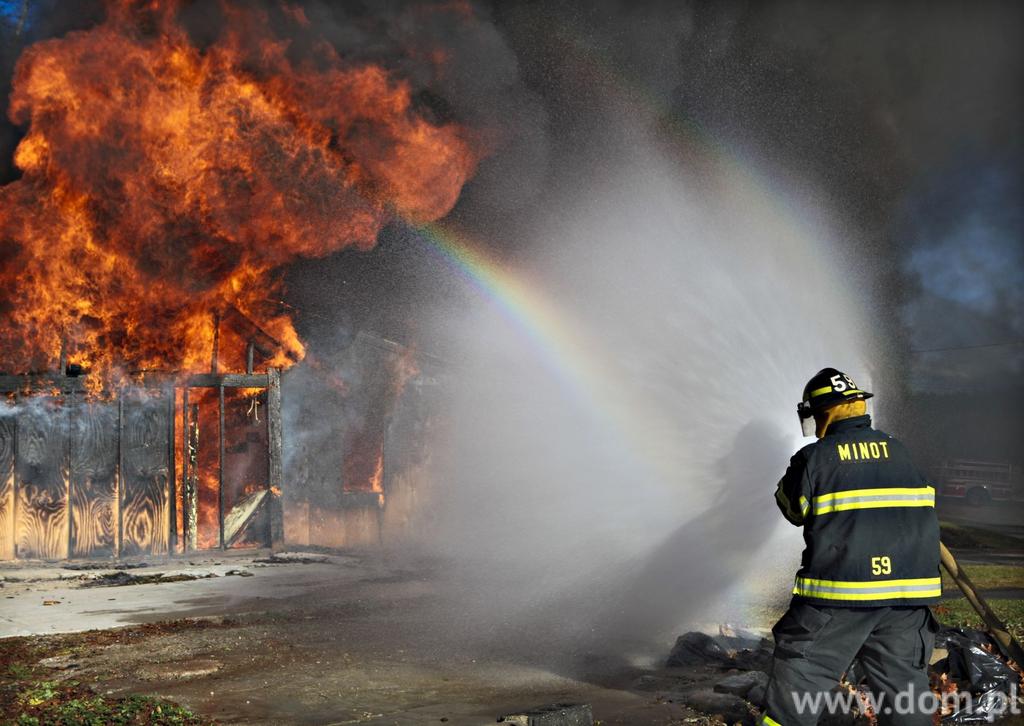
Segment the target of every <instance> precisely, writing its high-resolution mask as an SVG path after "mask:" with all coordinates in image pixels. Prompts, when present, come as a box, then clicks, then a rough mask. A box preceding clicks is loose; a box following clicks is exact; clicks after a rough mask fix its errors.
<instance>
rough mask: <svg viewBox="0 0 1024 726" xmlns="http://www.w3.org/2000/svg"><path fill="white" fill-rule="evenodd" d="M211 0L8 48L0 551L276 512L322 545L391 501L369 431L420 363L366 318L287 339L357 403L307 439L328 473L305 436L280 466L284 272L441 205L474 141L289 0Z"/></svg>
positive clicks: (390, 428)
mask: <svg viewBox="0 0 1024 726" xmlns="http://www.w3.org/2000/svg"><path fill="white" fill-rule="evenodd" d="M217 7H218V13H219V22H218V24H217V27H218V28H219V30H218V31H217V32H216V33H215V34H212V35H211V33H210V32H209V28H205V32H204V33H203V34H201V37H199V36H197V34H196V33H195V32H194V30H193V29H191V26H190V25H189V23H188V18H187V13H186V11H187V5H185V4H183V3H177V2H130V1H127V0H124V1H114V2H110V3H109V4H108V7H107V17H106V19H105V20H104V21H103V22H102V23H100V24H99V25H97V26H96V27H94V28H91V29H89V30H84V31H76V32H73V33H70V34H68V35H67V36H65V37H63V38H59V39H54V40H48V41H44V42H40V43H37V44H35V45H33V46H31V47H29V48H28V49H27V50H26V51H25V52H24V54H23V55H22V57H21V58H20V60H19V62H18V65H17V69H16V73H15V80H14V85H13V90H12V94H11V102H10V111H9V112H10V116H11V118H12V120H13V121H14V122H15V123H17V124H19V125H21V126H22V127H23V128H24V130H25V135H24V137H23V138H22V140H21V142H20V143H19V145H18V147H17V150H16V153H15V163H16V165H17V167H18V169H19V170H20V172H21V177H20V178H19V179H17V180H16V181H14V182H12V183H10V184H8V185H6V186H4V187H2V188H0V286H2V289H3V294H2V303H0V304H2V306H3V309H4V313H5V316H6V325H5V326H4V327H3V329H2V330H0V373H2V375H0V391H2V392H3V395H4V396H5V397H6V401H5V404H4V406H3V408H2V415H0V559H10V558H41V559H50V560H53V559H63V558H66V557H109V556H129V555H135V554H166V553H173V552H187V551H191V550H194V549H203V548H211V547H223V548H226V547H232V546H254V545H268V544H271V543H275V542H281V541H284V540H285V539H286V538H287V537H288V536H289V535H290V534H292V535H293V538H294V539H295V540H296V541H299V542H302V543H313V544H317V543H319V544H325V545H335V546H341V545H349V544H354V543H364V542H372V541H374V540H375V539H379V537H380V532H381V527H382V524H381V522H382V521H383V520H382V517H383V514H382V512H384V511H385V510H386V509H389V510H391V511H392V512H394V513H397V512H398V511H399V510H400V509H401V507H400V506H398V502H396V506H395V507H394V508H391V507H390V506H388V507H386V506H385V504H386V503H387V504H389V505H390V502H387V500H386V495H387V492H386V481H387V477H388V476H389V472H388V456H387V450H386V447H387V440H388V437H389V436H393V435H396V434H395V433H394V432H395V431H397V430H400V429H401V428H402V426H403V425H405V426H408V425H411V424H402V423H401V421H400V419H401V418H402V416H407V417H408V416H411V415H412V414H411V413H410V412H409V407H410V406H412V407H413V408H415V407H416V406H418V405H420V404H417V403H410V401H412V400H413V399H416V398H417V397H419V398H422V395H421V393H422V391H424V390H426V389H429V387H430V384H429V383H424V381H430V380H434V379H431V378H430V376H423V375H422V374H421V373H419V372H418V371H419V366H418V364H417V363H416V361H415V356H413V355H412V354H411V353H409V352H408V351H407V350H406V349H405V348H403V347H402V346H398V345H394V344H391V343H388V342H386V341H383V340H382V339H379V338H376V337H374V336H370V335H366V334H364V335H361V336H357V337H356V338H355V342H354V343H353V344H352V346H351V348H350V353H349V354H348V355H349V356H350V357H352V356H354V358H352V359H351V360H348V361H346V362H344V364H343V365H342V364H340V363H338V362H337V361H334V362H327V361H309V360H306V361H305V362H304V363H303V366H304V367H305V369H306V370H307V374H308V371H310V370H312V371H315V372H316V373H315V374H316V375H319V376H320V377H321V378H322V379H323V380H325V381H334V383H332V384H331V385H329V386H328V388H330V387H331V386H333V387H334V389H335V390H338V391H341V392H342V393H339V394H338V395H339V396H341V397H342V398H343V399H344V400H339V401H338V403H339V405H340V406H341V407H342V408H345V407H346V406H349V407H350V408H351V407H352V406H353V405H355V404H353V402H355V401H358V402H359V404H358V406H360V407H361V411H360V413H359V421H360V422H359V424H358V425H356V424H354V423H352V421H351V420H348V417H344V418H345V423H344V424H342V423H341V422H340V421H339V424H338V426H337V427H336V428H330V429H329V431H330V433H331V436H328V437H326V439H324V441H327V440H329V441H331V442H332V444H333V446H334V449H335V450H336V451H338V452H341V454H340V459H339V460H338V461H337V462H336V464H337V466H336V468H335V469H334V471H336V473H337V476H336V478H334V477H332V476H327V477H326V479H325V475H324V473H323V472H324V470H323V467H319V468H318V469H317V470H316V472H315V474H313V473H310V472H311V471H312V470H310V469H308V467H306V468H305V469H304V465H303V463H302V461H301V454H297V455H296V457H293V458H294V461H293V462H292V464H291V465H290V466H289V467H288V468H287V471H286V461H285V459H286V457H285V453H284V451H285V449H286V448H288V441H289V437H292V436H294V437H296V438H297V439H302V438H303V437H302V433H303V432H302V431H301V427H302V426H303V425H305V422H304V421H303V420H302V417H298V418H294V419H292V420H291V421H290V423H291V424H292V426H293V427H298V429H299V430H288V429H286V428H285V427H284V426H283V420H284V418H283V416H282V404H281V401H282V398H281V391H282V371H284V374H283V375H284V377H285V378H286V379H287V377H288V375H289V373H288V369H289V368H291V367H292V366H294V365H295V364H296V363H299V362H300V361H303V360H304V359H305V358H306V348H305V345H304V344H303V342H302V340H300V337H299V335H298V333H297V332H296V328H295V325H294V321H293V317H292V316H293V311H292V310H290V309H289V308H288V307H287V306H285V305H283V304H282V303H281V297H282V294H283V291H282V284H281V279H282V276H281V270H282V269H283V268H285V267H286V266H287V265H288V264H289V263H290V262H291V261H293V260H295V259H297V258H300V257H306V258H309V257H323V256H326V255H329V254H331V253H334V252H337V251H339V250H342V249H344V248H349V247H352V248H356V249H369V248H370V247H372V246H373V245H374V244H375V241H376V238H377V235H378V233H379V231H380V230H381V228H382V227H383V226H384V225H386V224H388V223H390V222H392V221H396V220H397V221H402V222H405V223H411V224H419V223H423V222H427V221H432V220H436V219H438V218H440V217H442V216H444V215H445V214H447V212H448V211H449V210H450V209H451V208H452V206H453V205H454V203H455V201H456V200H457V198H458V195H459V193H460V191H461V189H462V186H463V184H464V183H465V182H466V180H467V179H468V178H469V177H470V176H471V175H472V173H473V171H474V169H475V165H476V162H477V158H478V154H477V152H476V151H475V149H474V145H473V143H472V141H471V139H470V138H469V136H468V134H467V132H466V130H465V129H463V128H462V127H460V126H458V125H457V124H455V123H451V122H446V123H442V122H438V121H436V120H434V119H433V118H432V116H431V114H430V113H429V112H428V111H426V110H425V109H421V108H420V107H419V105H418V103H417V101H416V98H415V97H414V94H413V93H412V91H411V89H410V87H409V85H408V84H407V83H405V82H403V81H402V80H401V79H400V78H397V77H396V76H395V75H394V74H393V73H391V72H389V71H388V70H387V69H386V68H384V67H382V66H379V65H375V64H372V63H367V62H354V61H350V60H349V59H347V58H345V57H342V56H341V55H340V54H339V53H338V52H337V51H336V50H335V49H334V48H333V47H332V46H331V45H330V44H329V43H327V42H325V41H323V40H320V39H318V38H317V37H316V29H315V28H311V27H310V23H309V22H308V20H307V19H306V18H305V16H304V14H303V12H302V10H301V9H300V8H296V7H292V6H288V5H282V6H280V7H278V8H276V9H271V8H258V7H255V6H252V5H249V4H244V3H237V4H236V3H232V2H228V1H226V0H225V2H221V3H219V4H218V6H217ZM431 62H436V63H442V62H443V57H441V56H438V57H437V58H435V59H433V60H432V61H431ZM335 364H338V365H340V366H341V368H343V369H344V370H345V371H347V372H348V374H352V373H353V372H355V373H358V378H359V381H358V382H356V381H353V380H345V375H344V374H339V372H338V370H336V369H334V368H332V366H334V365H335ZM339 375H340V376H341V380H337V381H335V380H334V379H336V378H338V377H339ZM406 384H409V385H406ZM284 387H285V388H287V383H286V384H285V386H284ZM403 390H411V391H414V392H418V393H415V394H410V395H411V396H412V398H408V397H406V396H399V393H400V392H401V391H403ZM311 415H313V416H314V417H315V414H311ZM413 417H414V418H415V416H413ZM317 418H319V419H323V418H327V419H330V418H331V415H330V414H327V413H325V412H323V411H322V412H321V415H320V416H319V417H317ZM396 427H397V428H396ZM322 438H323V437H322ZM324 441H321V443H320V446H326V444H325V443H324ZM299 448H301V447H299ZM309 455H315V452H312V453H310V454H309ZM292 475H294V481H291V480H290V478H291V477H292ZM304 487H310V488H312V487H320V488H321V489H325V490H330V491H332V492H333V494H332V496H333V498H331V497H323V496H321V497H310V496H307V495H306V494H305V493H304V492H303V488H304ZM407 505H408V503H405V504H403V505H402V506H407ZM353 513H354V514H353ZM395 516H398V515H397V514H396V515H395ZM355 531H358V532H359V533H360V534H358V535H356V534H353V532H355Z"/></svg>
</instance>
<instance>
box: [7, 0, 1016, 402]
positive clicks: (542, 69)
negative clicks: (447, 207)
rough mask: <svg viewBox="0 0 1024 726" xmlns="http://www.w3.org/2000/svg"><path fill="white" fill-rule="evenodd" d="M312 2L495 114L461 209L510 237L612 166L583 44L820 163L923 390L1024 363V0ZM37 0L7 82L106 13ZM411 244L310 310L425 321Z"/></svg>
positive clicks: (395, 64)
mask: <svg viewBox="0 0 1024 726" xmlns="http://www.w3.org/2000/svg"><path fill="white" fill-rule="evenodd" d="M184 4H185V5H186V6H188V8H189V11H188V12H189V13H190V21H189V22H190V23H191V24H192V25H191V27H192V28H193V30H194V33H195V35H196V37H197V42H201V39H202V37H203V36H204V35H206V36H209V34H214V33H216V27H217V23H218V22H220V20H219V19H218V15H217V13H215V12H212V11H210V10H209V8H210V7H211V6H212V4H200V3H184ZM266 4H267V5H270V4H271V3H266ZM302 4H303V5H304V6H305V9H306V13H307V15H308V16H309V17H310V19H311V20H312V21H313V27H314V28H315V29H316V32H317V33H318V34H321V35H322V36H324V37H326V38H327V39H328V40H330V42H332V43H334V44H335V45H336V46H337V47H338V48H339V49H341V50H342V52H343V53H345V54H346V55H347V56H348V57H351V58H352V59H353V60H354V61H358V60H362V59H372V60H376V61H379V62H383V63H385V64H387V65H388V66H389V67H391V68H393V69H394V70H395V71H396V72H397V73H399V74H401V75H403V76H404V77H406V78H409V79H410V80H411V81H412V83H413V85H414V87H415V88H416V89H417V91H418V96H417V98H418V99H419V100H420V102H421V103H423V104H426V105H428V106H430V107H431V109H432V110H433V112H435V113H436V114H437V115H438V116H439V117H443V118H454V119H457V120H459V121H462V122H464V123H465V124H467V125H469V126H470V127H473V128H476V129H481V130H483V132H484V133H485V134H488V135H489V137H488V138H489V146H490V149H491V152H492V153H491V156H490V157H489V158H488V159H487V160H486V161H485V162H484V163H483V164H482V166H481V168H480V171H479V174H478V176H477V178H476V179H475V180H474V181H473V182H471V184H470V185H469V186H468V187H467V188H466V190H465V193H464V195H463V199H462V200H461V202H460V204H459V206H458V207H457V208H456V210H455V212H454V215H453V216H454V218H456V219H457V220H459V222H460V223H461V224H463V225H465V226H467V227H468V228H470V229H480V230H484V231H486V232H487V234H486V235H484V236H485V237H486V238H487V239H490V240H492V241H493V244H495V245H496V246H497V247H498V248H499V249H498V251H499V252H501V253H508V254H519V253H521V252H522V251H520V250H515V249H514V247H515V245H516V242H515V240H517V239H518V238H519V235H518V234H517V232H518V231H521V229H522V228H523V226H524V225H527V224H528V221H525V220H526V219H527V218H528V217H529V216H530V215H529V214H528V213H527V212H528V210H532V209H535V208H536V207H537V206H538V205H541V206H543V203H544V202H543V200H546V199H552V198H557V197H558V192H559V190H560V189H564V188H568V187H571V186H572V185H573V184H575V183H577V181H578V179H579V178H580V176H581V175H584V174H590V173H595V172H596V173H599V172H600V169H601V166H600V165H601V156H600V144H599V143H595V139H599V138H600V134H601V127H602V124H603V123H604V122H605V120H606V118H605V116H604V114H606V113H608V109H609V108H610V105H609V103H608V102H607V96H608V89H607V88H605V87H604V84H606V83H607V80H606V79H604V80H602V79H601V78H596V79H595V77H594V76H593V75H592V74H589V73H584V72H583V70H582V69H585V68H587V67H589V66H588V64H585V63H580V62H579V59H580V58H584V59H592V58H596V59H599V60H600V63H601V64H602V65H603V66H604V67H606V68H608V69H610V71H611V72H612V73H613V74H614V75H615V76H617V77H618V78H619V79H620V80H622V82H624V83H627V84H628V86H629V87H630V88H631V89H632V90H633V92H635V94H636V97H642V98H644V99H646V101H645V102H646V103H649V104H653V106H654V107H656V108H658V109H659V113H661V114H663V115H664V116H665V118H666V121H678V122H683V123H687V124H692V125H694V126H696V127H698V128H700V129H701V131H702V133H704V134H706V135H707V136H709V137H712V138H715V139H717V140H719V141H720V143H722V144H723V145H725V146H728V147H732V148H736V149H742V150H743V152H744V153H745V154H746V155H748V156H749V157H750V158H752V159H755V160H757V162H758V163H761V164H763V165H766V166H768V167H771V168H774V169H779V170H783V171H784V172H785V173H786V174H792V175H796V176H798V177H799V178H801V179H803V180H805V181H809V182H810V183H812V184H813V185H815V186H816V188H818V189H820V190H821V194H822V198H823V199H827V200H828V201H829V203H830V204H831V205H832V206H833V207H835V208H836V209H839V210H841V213H842V215H843V216H844V217H845V219H846V221H847V223H848V224H850V225H851V227H853V228H855V229H856V230H857V234H856V235H855V236H856V238H857V239H859V240H863V241H862V242H861V243H860V244H861V245H862V249H858V250H856V255H857V256H858V257H859V258H860V259H861V260H862V266H861V267H860V268H859V269H857V270H855V271H851V274H854V275H856V276H858V277H859V278H861V277H866V278H867V279H868V281H869V284H868V297H869V298H870V299H869V300H866V301H865V302H866V304H867V305H868V306H869V307H870V308H871V310H872V313H873V315H874V316H875V320H876V321H877V325H878V326H879V329H880V330H881V331H882V334H883V336H884V337H886V338H887V339H889V340H891V341H892V344H891V348H892V350H893V351H894V357H893V359H894V361H895V367H896V368H897V369H898V371H899V374H900V375H901V376H903V380H904V381H905V382H906V383H907V384H908V385H909V386H910V389H911V390H913V391H918V392H922V391H924V392H932V393H950V392H952V393H956V392H965V391H975V390H979V389H986V390H992V389H998V388H1000V387H1005V386H1006V385H1007V383H1008V382H1015V381H1016V380H1018V379H1019V378H1020V376H1021V374H1022V373H1024V345H1021V341H1022V340H1024V313H1022V310H1024V305H1022V303H1024V300H1022V293H1021V290H1022V289H1024V257H1022V249H1024V244H1022V236H1024V220H1022V217H1021V207H1020V200H1021V182H1022V178H1021V177H1022V149H1021V144H1020V119H1021V117H1022V115H1021V111H1022V109H1021V94H1020V93H1019V88H1020V87H1021V85H1022V84H1021V81H1022V80H1024V79H1022V78H1021V76H1022V70H1024V53H1022V50H1021V48H1022V44H1021V43H1020V39H1021V30H1022V15H1024V9H1022V6H1021V4H1020V3H1014V2H985V3H978V2H966V1H964V2H904V3H878V2H876V3H856V4H853V3H838V2H817V1H814V2H774V3H748V2H733V3H729V2H693V3H678V2H672V3H669V2H665V3H657V2H645V3H630V2H611V1H597V2H587V3H583V2H561V1H555V0H536V1H534V2H520V3H507V2H505V3H497V2H494V3H485V2H477V3H473V4H472V5H473V8H474V12H473V13H472V14H470V15H467V14H465V13H462V12H460V11H459V4H458V3H447V4H441V5H439V6H434V7H441V8H443V9H444V10H443V11H438V12H423V11H422V8H423V7H424V5H425V4H424V3H409V2H389V3H372V2H364V3H337V2H334V3H331V2H326V1H319V2H318V1H316V0H310V1H307V2H304V3H302ZM27 7H28V13H27V15H26V17H25V22H24V23H23V24H22V25H21V35H20V37H16V36H15V29H16V27H17V26H18V23H19V19H20V17H21V15H20V14H21V8H22V2H21V1H20V0H0V26H2V39H0V43H2V45H0V63H2V66H3V67H2V74H3V75H2V82H0V93H3V94H4V95H6V92H7V86H8V82H9V78H10V74H11V71H12V66H13V62H14V59H15V57H16V55H17V52H18V48H19V46H20V45H21V44H23V43H26V42H31V41H33V40H37V39H39V38H42V37H46V36H48V35H54V34H56V35H60V34H63V33H65V32H67V31H68V30H69V29H72V28H76V27H78V28H80V27H88V26H89V25H90V24H91V23H93V22H95V20H96V19H97V18H99V17H101V16H102V6H101V5H100V4H98V3H95V2H80V3H67V2H55V1H54V0H42V1H32V2H28V3H27ZM300 41H301V39H298V40H297V42H300ZM436 47H443V48H445V49H446V50H447V51H448V52H449V64H448V67H447V70H446V72H445V73H444V74H443V75H438V74H437V73H433V72H431V71H430V70H429V69H427V68H425V67H424V65H423V63H422V62H420V61H419V60H417V59H418V58H421V57H422V56H420V55H418V53H417V52H416V51H417V50H422V49H430V48H436ZM572 58H575V59H576V60H575V61H573V60H571V59H572ZM618 103H619V104H620V105H621V104H622V103H626V104H628V103H629V100H628V98H627V99H626V100H621V99H620V100H619V101H618ZM619 110H620V111H621V108H620V109H619ZM18 134H19V130H18V129H15V128H12V127H11V126H10V125H9V124H4V125H2V126H0V180H3V181H7V180H10V179H12V178H13V177H14V176H16V171H15V170H13V169H12V168H11V164H10V158H11V154H12V151H13V145H14V144H15V143H16V141H17V138H18ZM510 220H511V221H510ZM412 244H413V242H410V239H409V236H408V235H407V234H406V233H405V232H404V231H403V230H401V229H392V230H388V231H386V232H385V234H384V236H383V237H382V240H381V244H380V246H379V247H378V249H377V250H376V251H374V252H372V253H369V254H365V255H356V254H352V253H343V254H342V255H339V256H338V257H336V258H333V259H329V260H327V261H326V262H324V263H316V264H312V263H311V264H309V265H299V266H298V268H297V271H293V273H292V274H291V275H289V280H291V281H292V282H293V284H292V285H291V289H292V293H291V302H292V303H293V304H296V305H298V306H299V307H301V308H303V309H306V310H308V311H309V313H308V315H307V317H306V319H305V320H301V319H300V324H302V325H305V326H306V327H307V328H308V329H311V330H312V329H316V328H317V326H318V325H319V326H322V325H324V324H329V325H332V326H333V325H334V324H335V321H336V320H337V319H338V317H339V316H340V319H341V321H342V322H343V324H344V326H345V327H346V328H347V329H351V328H355V327H360V326H368V327H375V328H377V329H379V330H381V332H384V333H385V334H391V335H393V336H395V337H402V336H408V335H413V334H414V333H413V332H411V331H412V330H413V329H415V328H416V323H415V310H416V309H417V308H418V307H419V302H418V301H419V299H420V298H421V297H422V296H423V295H427V296H429V295H436V294H437V289H436V280H434V279H433V277H432V275H433V273H434V269H433V268H432V267H430V266H429V265H428V266H426V267H423V266H420V267H410V263H409V259H410V255H409V254H407V251H408V250H409V246H410V245H412ZM505 248H508V249H505ZM299 272H301V274H299ZM318 276H319V278H318ZM328 279H329V280H337V279H343V285H341V286H340V287H339V290H340V292H338V293H337V294H336V295H335V296H334V297H332V298H331V299H330V300H326V301H325V300H323V299H322V298H321V296H319V295H318V294H316V292H315V291H316V290H318V289H320V288H322V285H321V284H320V283H321V282H323V281H325V280H328ZM382 298H387V300H388V301H389V302H388V303H387V304H383V305H382V304H381V301H382ZM317 321H320V322H319V323H318V322H317ZM324 321H327V323H325V322H324ZM912 351H931V352H922V353H914V352H912Z"/></svg>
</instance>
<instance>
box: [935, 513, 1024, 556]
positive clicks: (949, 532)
mask: <svg viewBox="0 0 1024 726" xmlns="http://www.w3.org/2000/svg"><path fill="white" fill-rule="evenodd" d="M939 530H940V531H941V533H942V541H943V542H944V543H945V544H946V546H947V547H949V548H950V549H952V550H959V549H963V550H1011V551H1014V552H1019V551H1021V550H1024V540H1022V539H1020V538H1018V537H1013V536H1011V535H1008V534H1003V533H1002V532H995V531H993V530H990V529H985V528H984V527H972V526H969V525H965V524H953V523H952V522H942V521H940V522H939Z"/></svg>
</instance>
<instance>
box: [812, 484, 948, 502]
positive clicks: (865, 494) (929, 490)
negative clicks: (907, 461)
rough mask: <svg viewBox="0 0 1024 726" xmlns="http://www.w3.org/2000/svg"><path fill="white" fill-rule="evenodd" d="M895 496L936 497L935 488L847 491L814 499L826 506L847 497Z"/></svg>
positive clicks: (888, 488)
mask: <svg viewBox="0 0 1024 726" xmlns="http://www.w3.org/2000/svg"><path fill="white" fill-rule="evenodd" d="M886 494H889V495H893V494H930V495H931V496H933V497H934V496H935V488H934V487H882V488H879V489H847V490H846V491H842V492H832V493H831V494H819V495H818V496H816V497H815V498H814V503H815V504H824V503H826V502H829V501H831V500H833V499H846V498H847V497H877V496H882V495H886Z"/></svg>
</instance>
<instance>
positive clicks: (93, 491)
mask: <svg viewBox="0 0 1024 726" xmlns="http://www.w3.org/2000/svg"><path fill="white" fill-rule="evenodd" d="M70 420H71V428H70V435H71V442H70V443H71V459H70V504H71V507H70V509H71V533H70V549H71V556H72V557H113V556H114V555H116V554H117V545H118V542H117V539H118V532H117V490H118V482H117V434H118V431H117V404H115V403H106V402H84V401H76V402H75V403H74V404H72V405H71V411H70Z"/></svg>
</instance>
